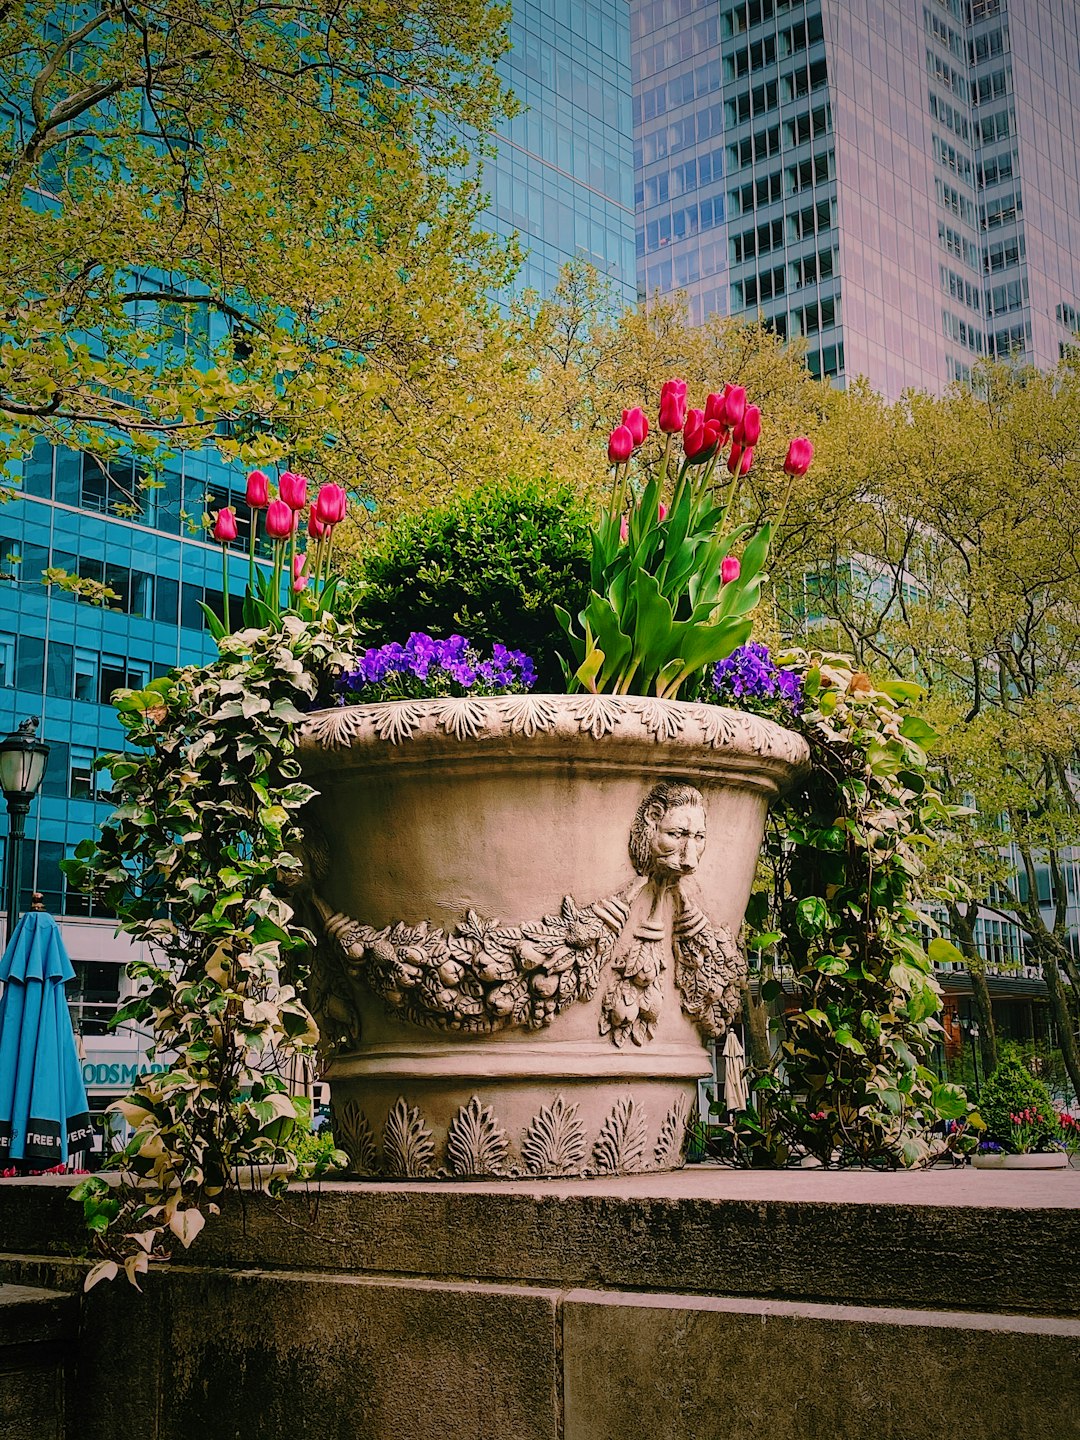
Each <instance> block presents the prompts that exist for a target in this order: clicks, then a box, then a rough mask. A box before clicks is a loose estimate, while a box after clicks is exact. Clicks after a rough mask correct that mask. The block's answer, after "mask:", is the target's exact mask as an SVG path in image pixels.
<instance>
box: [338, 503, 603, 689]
mask: <svg viewBox="0 0 1080 1440" xmlns="http://www.w3.org/2000/svg"><path fill="white" fill-rule="evenodd" d="M593 508H594V507H593V505H592V504H591V503H590V502H588V501H586V500H584V499H583V498H582V497H581V496H580V495H578V494H577V492H576V491H574V490H573V489H571V487H569V486H567V485H560V484H558V483H555V482H550V481H538V480H530V481H522V480H512V479H508V480H505V481H502V482H500V483H499V484H498V485H488V486H484V487H482V488H480V489H478V490H475V491H473V492H471V493H470V494H467V495H462V496H459V497H458V498H456V499H454V500H452V501H451V502H450V503H449V504H447V505H445V506H443V507H442V508H441V509H438V510H429V511H426V512H424V513H423V514H419V515H403V516H401V517H400V518H399V519H397V520H394V521H393V522H391V524H389V525H388V526H387V527H386V529H385V530H384V531H383V532H382V535H381V537H380V539H379V540H378V542H377V543H376V547H375V548H374V549H373V550H372V551H371V552H370V553H369V554H367V555H365V556H363V557H362V558H361V559H360V561H359V562H358V564H357V565H356V566H355V567H354V569H353V570H352V572H351V573H349V574H348V575H347V579H348V582H349V583H348V591H349V592H350V593H351V594H352V595H355V596H356V597H357V598H356V600H355V608H354V610H353V618H354V619H355V620H356V622H357V623H358V624H359V625H360V626H361V627H362V629H363V630H364V632H365V637H366V638H367V639H368V642H369V643H370V644H372V645H383V644H388V643H389V642H391V641H394V640H398V641H401V642H404V641H405V640H406V639H407V638H408V636H409V634H410V632H411V631H413V630H422V631H425V632H426V633H427V634H429V635H434V636H436V637H445V636H447V635H452V634H454V633H458V634H462V635H465V636H467V637H468V639H470V640H472V641H475V642H476V644H477V645H478V646H481V647H484V648H486V647H489V646H490V645H492V644H494V643H495V642H500V643H502V644H504V645H508V646H510V647H511V648H512V649H515V650H524V651H525V652H526V654H528V655H529V656H531V658H532V660H533V661H534V663H535V665H536V670H537V677H538V678H537V689H538V690H552V689H555V690H562V689H563V680H562V672H561V670H560V668H559V662H558V659H557V658H556V657H557V654H558V652H559V651H560V650H562V651H565V650H566V637H565V636H564V634H563V632H562V630H561V629H560V628H559V624H558V621H557V620H556V619H555V606H556V605H561V606H562V607H563V608H564V609H566V610H568V611H569V612H570V614H572V615H576V614H577V612H578V611H579V610H580V609H581V608H582V606H583V605H584V603H585V600H586V598H587V594H588V578H589V555H590V525H591V523H592V519H593Z"/></svg>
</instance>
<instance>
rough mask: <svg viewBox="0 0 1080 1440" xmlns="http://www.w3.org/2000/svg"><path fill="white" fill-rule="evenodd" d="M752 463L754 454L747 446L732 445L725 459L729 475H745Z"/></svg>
mask: <svg viewBox="0 0 1080 1440" xmlns="http://www.w3.org/2000/svg"><path fill="white" fill-rule="evenodd" d="M753 463H754V452H753V450H751V449H750V447H749V446H748V445H747V446H746V447H745V448H744V447H743V446H742V445H735V444H732V447H731V451H730V453H729V455H728V457H727V468H728V473H729V474H730V475H746V474H747V473H748V472H749V469H750V466H751V465H752V464H753Z"/></svg>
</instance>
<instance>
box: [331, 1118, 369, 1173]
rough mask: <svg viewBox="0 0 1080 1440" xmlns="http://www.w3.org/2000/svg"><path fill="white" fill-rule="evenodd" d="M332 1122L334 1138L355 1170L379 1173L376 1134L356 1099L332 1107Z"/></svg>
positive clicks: (356, 1171)
mask: <svg viewBox="0 0 1080 1440" xmlns="http://www.w3.org/2000/svg"><path fill="white" fill-rule="evenodd" d="M330 1124H331V1129H332V1132H333V1136H334V1139H335V1140H336V1141H337V1143H338V1145H339V1146H340V1148H341V1149H342V1150H344V1151H345V1153H346V1155H348V1157H349V1160H350V1162H351V1164H352V1168H353V1171H354V1172H355V1173H356V1174H357V1175H377V1174H378V1173H379V1155H378V1151H377V1149H376V1147H375V1134H374V1132H373V1130H372V1128H371V1126H370V1125H369V1124H368V1119H367V1116H366V1115H365V1114H364V1112H363V1111H362V1110H361V1109H360V1106H359V1105H358V1104H357V1103H356V1101H355V1100H346V1101H345V1102H344V1103H343V1104H341V1105H338V1104H335V1105H334V1106H333V1107H332V1109H331V1117H330Z"/></svg>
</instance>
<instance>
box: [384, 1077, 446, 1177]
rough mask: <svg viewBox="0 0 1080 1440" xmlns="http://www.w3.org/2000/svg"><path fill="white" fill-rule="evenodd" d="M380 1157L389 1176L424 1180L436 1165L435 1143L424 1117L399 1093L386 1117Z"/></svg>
mask: <svg viewBox="0 0 1080 1440" xmlns="http://www.w3.org/2000/svg"><path fill="white" fill-rule="evenodd" d="M383 1160H384V1164H385V1168H386V1173H387V1174H388V1175H394V1176H398V1177H400V1178H402V1179H409V1180H424V1179H428V1178H429V1177H430V1176H431V1173H432V1171H433V1169H434V1167H435V1142H434V1140H433V1139H432V1136H431V1131H430V1130H429V1129H428V1127H427V1126H426V1125H425V1123H424V1117H423V1116H422V1115H421V1114H420V1111H419V1110H418V1109H417V1108H416V1107H415V1106H410V1105H408V1104H407V1103H406V1101H405V1097H404V1096H401V1097H399V1098H398V1100H397V1101H396V1102H395V1104H394V1107H393V1109H392V1110H391V1111H390V1113H389V1115H388V1116H387V1117H386V1125H385V1126H384V1128H383Z"/></svg>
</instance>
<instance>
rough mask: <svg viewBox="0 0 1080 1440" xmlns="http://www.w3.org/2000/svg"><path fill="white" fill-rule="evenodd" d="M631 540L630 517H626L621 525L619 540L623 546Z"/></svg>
mask: <svg viewBox="0 0 1080 1440" xmlns="http://www.w3.org/2000/svg"><path fill="white" fill-rule="evenodd" d="M629 539H630V517H629V516H628V515H624V516H623V517H622V520H621V522H620V524H619V540H620V541H621V543H622V544H623V545H625V544H626V542H627V540H629Z"/></svg>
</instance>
